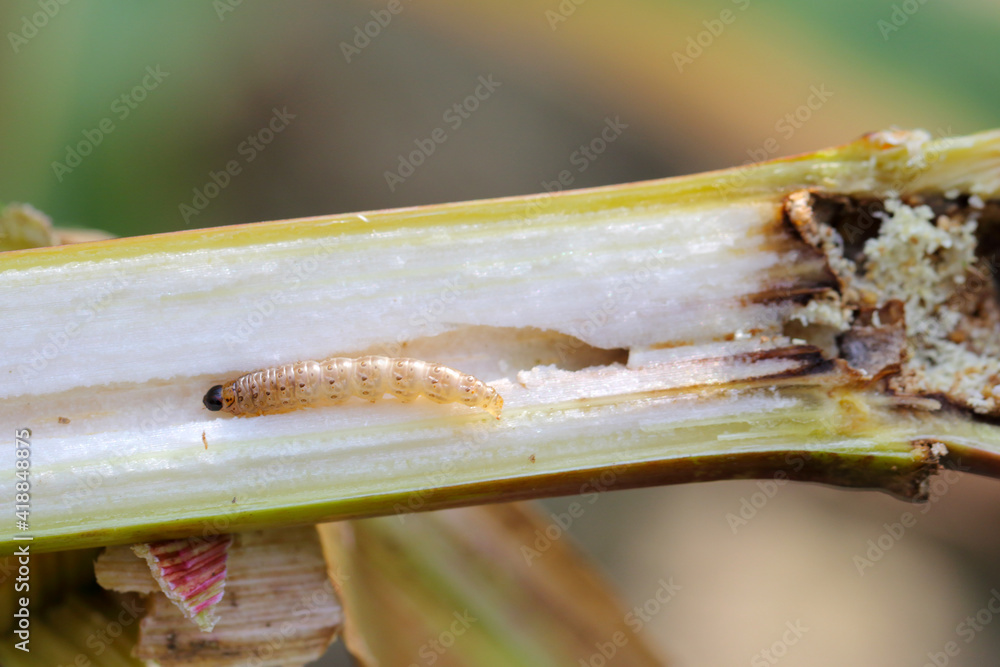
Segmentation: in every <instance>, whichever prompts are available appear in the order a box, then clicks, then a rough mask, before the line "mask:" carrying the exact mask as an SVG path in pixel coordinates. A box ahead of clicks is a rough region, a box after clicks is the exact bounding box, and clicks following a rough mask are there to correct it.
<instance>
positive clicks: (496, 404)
mask: <svg viewBox="0 0 1000 667" xmlns="http://www.w3.org/2000/svg"><path fill="white" fill-rule="evenodd" d="M485 407H486V411H487V412H489V413H490V414H491V415H493V416H494V417H496V418H497V419H500V411H501V410H502V409H503V398H502V397H501V396H500V394H493V397H492V398H491V399H490V401H489V403H487V404H486V406H485Z"/></svg>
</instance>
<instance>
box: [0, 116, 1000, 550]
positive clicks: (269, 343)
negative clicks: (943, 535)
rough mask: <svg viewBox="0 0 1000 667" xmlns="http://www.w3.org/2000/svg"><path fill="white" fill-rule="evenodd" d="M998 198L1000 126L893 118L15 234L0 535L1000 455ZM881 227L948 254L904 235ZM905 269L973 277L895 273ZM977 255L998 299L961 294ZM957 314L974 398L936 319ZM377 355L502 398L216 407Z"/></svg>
mask: <svg viewBox="0 0 1000 667" xmlns="http://www.w3.org/2000/svg"><path fill="white" fill-rule="evenodd" d="M998 190H1000V133H997V132H992V133H985V134H980V135H975V136H970V137H960V138H950V139H939V140H932V139H930V137H928V136H927V135H926V134H924V133H920V132H915V133H907V132H883V133H876V134H873V135H869V136H866V137H864V138H862V139H861V140H859V141H856V142H854V143H851V144H847V145H845V146H842V147H839V148H834V149H829V150H824V151H819V152H817V153H813V154H809V155H803V156H798V157H793V158H787V159H783V160H777V161H773V162H768V163H763V164H758V165H752V166H748V167H742V168H739V169H733V170H728V171H722V172H715V173H708V174H700V175H695V176H689V177H684V178H674V179H667V180H661V181H653V182H646V183H636V184H629V185H621V186H613V187H607V188H599V189H593V190H582V191H576V192H566V193H558V194H551V195H537V196H531V197H519V198H512V199H502V200H494V201H483V202H471V203H462V204H446V205H439V206H429V207H421V208H414V209H402V210H395V211H379V212H371V213H363V214H360V213H359V214H352V215H344V216H328V217H317V218H309V219H300V220H290V221H279V222H266V223H257V224H252V225H242V226H234V227H227V228H217V229H207V230H195V231H188V232H177V233H173V234H165V235H158V236H149V237H139V238H129V239H116V240H107V241H97V242H91V243H81V244H77V245H72V246H61V247H52V248H36V249H27V250H16V251H11V252H7V253H3V254H2V255H0V290H2V293H3V295H4V297H3V300H2V302H0V328H2V338H3V341H4V354H3V356H2V357H0V398H2V399H3V401H2V405H0V421H2V423H3V424H5V425H6V428H7V429H8V434H9V436H8V437H9V438H11V439H12V440H13V438H14V429H20V428H27V429H30V430H31V438H30V442H31V444H30V469H29V473H30V480H31V491H30V493H31V497H30V518H29V520H28V521H27V522H26V523H27V524H28V525H27V528H26V529H22V530H18V529H17V528H15V527H14V525H13V524H12V523H10V522H8V523H6V524H5V525H4V527H2V528H0V553H11V552H12V551H13V550H14V548H15V546H16V545H17V544H18V542H16V541H15V536H18V537H24V536H27V535H30V536H31V537H32V539H33V541H32V549H33V550H35V551H53V550H62V549H67V548H81V547H90V546H106V545H112V544H123V543H134V542H145V541H150V540H161V539H167V538H177V537H185V536H192V535H210V534H221V533H230V532H238V531H245V530H250V529H256V528H264V527H269V526H277V525H291V524H305V523H316V522H320V521H331V520H340V519H346V518H352V517H364V516H376V515H387V514H395V513H403V512H411V511H417V510H428V509H438V508H444V507H455V506H462V505H471V504H477V503H485V502H493V501H509V500H515V499H522V498H537V497H542V496H551V495H560V494H569V493H585V494H587V493H596V492H600V491H605V490H609V489H618V488H628V487H635V486H644V485H653V484H667V483H680V482H691V481H706V480H715V479H732V478H746V477H770V476H775V475H778V476H787V477H788V478H791V479H798V480H806V481H819V482H824V483H830V484H837V485H843V486H855V487H872V488H882V489H885V490H887V491H890V492H892V493H895V494H897V495H899V496H901V497H905V498H911V499H920V498H922V497H924V496H925V495H926V481H927V477H928V475H929V474H931V473H932V472H933V471H934V470H935V469H936V468H937V467H938V466H939V465H941V464H942V463H948V464H960V465H961V466H963V469H969V470H972V471H974V472H979V473H984V474H991V475H996V474H997V473H998V471H1000V465H998V461H1000V459H998V458H997V456H998V453H1000V430H998V429H997V426H996V424H995V417H996V416H997V410H996V404H995V402H994V396H993V395H992V393H991V392H992V387H993V386H994V384H992V383H994V380H993V379H992V378H993V376H992V375H991V373H992V370H991V369H992V368H993V366H992V365H991V364H995V363H996V362H997V358H998V355H996V354H995V353H996V350H995V348H994V346H993V345H992V344H991V343H989V342H988V341H987V342H983V340H982V335H981V334H982V332H983V330H985V331H987V332H989V331H992V332H993V334H994V335H993V338H995V333H996V330H995V326H994V325H995V320H993V319H991V317H992V315H990V314H989V312H987V311H988V310H989V309H988V307H987V306H988V303H989V299H994V297H995V293H994V292H992V291H990V290H993V289H995V288H994V286H993V282H992V277H991V276H990V271H991V269H992V266H993V264H991V263H990V261H989V253H990V252H991V251H992V247H993V245H994V241H993V239H994V234H995V222H996V220H995V218H996V204H995V203H994V200H995V198H996V197H997V193H998ZM868 202H873V206H875V207H876V208H877V209H878V210H877V211H876V212H877V213H878V212H881V214H882V215H873V216H869V218H871V220H872V221H873V222H871V223H868V222H867V221H866V219H865V218H864V217H863V216H862V215H860V214H857V213H856V211H857V210H861V211H866V210H867V211H871V210H873V209H871V208H868V209H866V208H865V205H866V204H867V203H868ZM925 204H926V205H927V206H928V207H929V208H928V209H927V210H928V211H932V213H933V215H930V214H927V215H925V214H924V213H922V211H924V209H922V208H920V207H921V206H922V205H925ZM879 207H880V208H879ZM932 209H933V210H932ZM939 211H940V212H941V214H942V215H944V216H945V218H946V219H947V220H948V222H947V223H941V222H940V220H939V219H938V218H936V216H937V215H938V212H939ZM893 212H895V213H893ZM928 215H930V217H929V218H928ZM886 216H888V217H889V218H892V219H893V220H897V222H898V223H899V224H900V225H902V224H903V222H906V220H909V219H910V218H914V219H917V220H918V221H922V222H923V224H924V225H925V227H926V228H925V227H920V230H922V231H920V232H919V234H923V235H924V236H927V235H928V234H932V232H931V231H929V229H933V230H937V231H941V233H942V234H943V235H944V236H943V237H942V239H939V241H940V243H942V244H944V245H941V246H939V247H937V248H938V249H937V250H933V251H930V250H928V254H926V255H924V256H920V257H913V256H907V257H903V256H895V255H893V253H892V248H895V247H897V246H893V245H892V243H891V241H892V238H889V237H885V238H882V237H881V236H879V231H880V228H881V226H882V225H883V223H884V221H885V220H886V219H887V218H886ZM907 216H909V217H907ZM935 220H937V221H936V222H935ZM970 222H971V225H970ZM913 224H914V225H917V223H913ZM852 225H853V226H854V227H856V228H857V229H855V231H858V233H859V235H860V236H859V238H860V239H861V240H860V241H857V242H856V243H855V245H857V244H858V243H861V242H866V241H867V240H869V239H873V240H874V241H875V242H876V243H880V242H884V243H883V245H885V247H886V248H888V249H887V250H885V252H884V254H883V255H882V256H883V257H885V259H884V260H883V261H881V263H879V262H875V261H873V260H872V259H871V257H868V258H867V259H866V257H865V256H864V254H863V252H862V254H858V253H859V252H861V251H858V248H856V247H852V246H851V243H850V242H846V241H845V240H844V238H845V237H846V234H847V232H849V231H851V229H852ZM897 226H898V225H897ZM918 227H919V225H918ZM963 230H964V231H963ZM937 231H934V232H933V233H937ZM963 234H964V236H963ZM969 235H971V236H972V237H973V241H974V242H973V248H972V251H973V256H972V260H970V259H969V256H968V250H969V248H968V237H969ZM893 238H895V237H893ZM901 238H902V237H901ZM921 238H923V237H921ZM880 239H881V241H880ZM925 240H926V239H925ZM928 244H930V245H928ZM948 244H951V245H950V246H949V245H948ZM963 244H964V245H963ZM897 245H898V244H897ZM946 246H947V247H954V248H957V249H958V251H962V252H958V251H956V253H954V257H952V256H951V255H948V253H947V252H945V251H940V252H939V250H940V249H941V248H945V247H946ZM866 247H867V246H866ZM920 247H921V248H928V249H929V248H931V247H934V246H933V244H932V243H931V242H930V241H927V242H926V243H924V245H921V246H920ZM872 248H873V249H874V246H872ZM872 251H873V252H874V250H872ZM963 252H964V253H965V254H962V253H963ZM894 262H898V263H899V264H898V265H895V268H896V269H898V270H899V271H902V270H903V268H904V265H905V266H909V264H907V263H912V262H916V264H917V265H918V266H931V267H933V268H935V269H936V270H938V269H939V270H938V271H936V273H937V274H939V275H942V276H946V277H947V278H948V280H951V281H952V282H950V283H948V285H941V284H933V285H930V287H927V285H925V284H924V283H919V284H920V286H921V289H923V288H925V287H926V288H927V289H933V290H937V291H935V292H934V293H933V294H932V295H931V296H928V297H927V298H926V299H925V298H924V297H923V296H920V295H919V294H917V295H914V294H911V293H909V292H907V291H906V289H905V284H908V283H907V280H908V279H907V280H903V281H901V282H902V283H903V284H904V289H903V293H896V292H895V291H893V289H891V288H890V286H889V284H888V282H887V278H886V276H892V275H893V266H894V264H893V263H894ZM956 262H957V263H958V264H960V265H961V266H959V267H958V268H956V266H955V263H956ZM879 271H881V273H880V272H879ZM970 272H972V273H974V274H976V275H984V276H986V278H987V280H985V281H983V283H982V284H983V287H982V289H983V290H986V292H984V293H985V294H987V297H989V298H987V299H986V300H985V301H983V298H982V294H980V293H979V292H977V293H976V294H977V295H978V296H977V297H976V298H978V299H979V301H977V303H980V302H982V303H985V304H987V305H984V306H982V307H981V308H980V309H979V310H976V311H970V312H965V311H963V310H962V309H961V308H960V307H958V306H954V304H952V303H951V301H950V300H949V299H951V298H952V297H953V296H956V295H957V296H958V297H960V296H962V294H963V292H962V290H963V289H964V288H962V286H961V282H960V281H959V280H958V277H959V276H961V277H963V278H968V276H969V275H971V274H970ZM932 273H935V272H932ZM895 275H903V274H900V273H898V272H897V273H896V274H895ZM914 281H917V278H916V277H915V278H914ZM897 282H900V281H897ZM932 282H933V281H932ZM914 284H917V282H914ZM942 295H944V297H946V298H945V299H944V301H941V297H942ZM994 300H995V299H994ZM953 312H958V313H959V317H958V319H957V320H956V319H955V318H952V317H951V313H953ZM977 318H978V319H977ZM972 320H976V321H975V322H972ZM924 325H926V326H924ZM939 325H940V326H939ZM914 327H916V328H914ZM949 327H950V328H949ZM977 327H978V328H977ZM991 327H992V329H991ZM984 328H985V329H984ZM963 331H964V332H966V333H967V334H968V336H967V337H966V338H964V339H960V336H959V333H961V332H963ZM956 332H958V333H956ZM953 334H954V335H955V336H956V339H955V340H953V341H952V342H953V343H954V344H955V345H958V346H959V347H962V348H963V349H964V350H965V351H967V352H969V354H972V355H973V356H974V357H975V362H976V363H977V364H979V366H977V368H978V371H977V372H978V375H975V378H974V384H975V383H978V384H975V386H974V387H971V388H970V386H969V383H968V382H965V383H964V384H963V382H960V381H959V379H960V376H963V371H962V368H961V367H960V366H956V365H955V364H956V363H963V362H962V361H961V359H966V358H965V357H961V355H958V353H955V354H951V353H953V352H955V350H953V349H951V348H947V349H945V348H946V346H942V345H943V344H942V345H938V343H939V342H940V341H939V340H938V339H937V338H935V336H938V337H941V336H944V337H949V336H952V335H953ZM986 338H989V336H987V337H986ZM367 353H371V354H388V355H393V356H409V357H417V358H424V359H433V360H435V361H439V362H441V363H444V364H446V365H449V366H452V367H455V368H459V369H461V370H463V371H465V372H469V373H472V374H474V375H476V376H477V377H480V378H482V379H484V380H486V381H488V382H489V383H490V384H492V385H493V386H494V387H495V388H496V389H498V390H499V391H500V393H501V394H502V395H503V397H504V400H505V409H504V414H503V418H502V419H501V420H500V421H496V420H493V419H491V418H490V417H489V416H488V415H484V414H480V413H476V412H475V411H472V410H469V409H468V408H465V407H463V406H461V405H456V404H452V405H437V404H432V403H429V402H426V401H422V400H421V401H417V402H416V403H413V404H410V405H402V404H400V403H398V402H396V401H394V400H392V399H386V400H384V401H381V402H378V403H375V404H368V403H365V402H361V401H354V402H350V403H345V404H343V405H341V406H336V407H328V408H317V409H306V410H299V411H295V412H291V413H286V414H280V415H266V416H261V417H255V418H246V419H240V418H227V417H225V416H220V415H219V414H218V413H210V412H208V411H207V410H205V408H204V407H203V406H202V401H201V399H202V396H203V394H204V393H205V391H206V390H207V389H208V388H209V387H211V386H212V385H214V384H218V383H220V382H222V381H224V380H227V379H231V378H233V377H235V376H237V375H240V374H242V373H244V372H247V371H250V370H254V369H256V368H260V367H265V366H270V365H274V364H278V363H286V362H294V361H297V360H302V359H321V358H324V357H327V356H332V355H335V354H336V355H341V356H358V355H361V354H367ZM946 353H947V354H946ZM949 354H951V356H948V355H949ZM956 355H958V356H956ZM959 357H961V359H960V358H959ZM956 359H959V361H956ZM966 360H968V359H966ZM949 379H950V380H954V382H950V381H949ZM977 392H978V398H977ZM14 449H15V448H14V447H7V448H4V449H3V454H2V455H0V467H2V468H5V469H7V470H8V471H9V472H10V474H7V475H3V476H0V497H3V498H4V499H5V500H4V502H5V503H7V502H11V500H13V499H14V498H15V493H16V491H15V481H16V480H15V477H14V471H15V468H16V465H17V464H16V459H15V453H14ZM7 499H10V500H7Z"/></svg>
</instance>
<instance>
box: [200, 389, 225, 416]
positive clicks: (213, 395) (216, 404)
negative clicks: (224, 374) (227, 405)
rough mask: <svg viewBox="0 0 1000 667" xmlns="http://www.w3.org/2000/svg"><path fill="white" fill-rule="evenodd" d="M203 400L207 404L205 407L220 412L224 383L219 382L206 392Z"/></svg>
mask: <svg viewBox="0 0 1000 667" xmlns="http://www.w3.org/2000/svg"><path fill="white" fill-rule="evenodd" d="M201 402H202V403H204V404H205V407H206V408H208V409H209V410H211V411H212V412H218V411H219V410H221V409H222V385H221V384H217V385H215V386H214V387H212V388H211V389H209V390H208V392H207V393H206V394H205V397H204V398H203V399H201Z"/></svg>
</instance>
